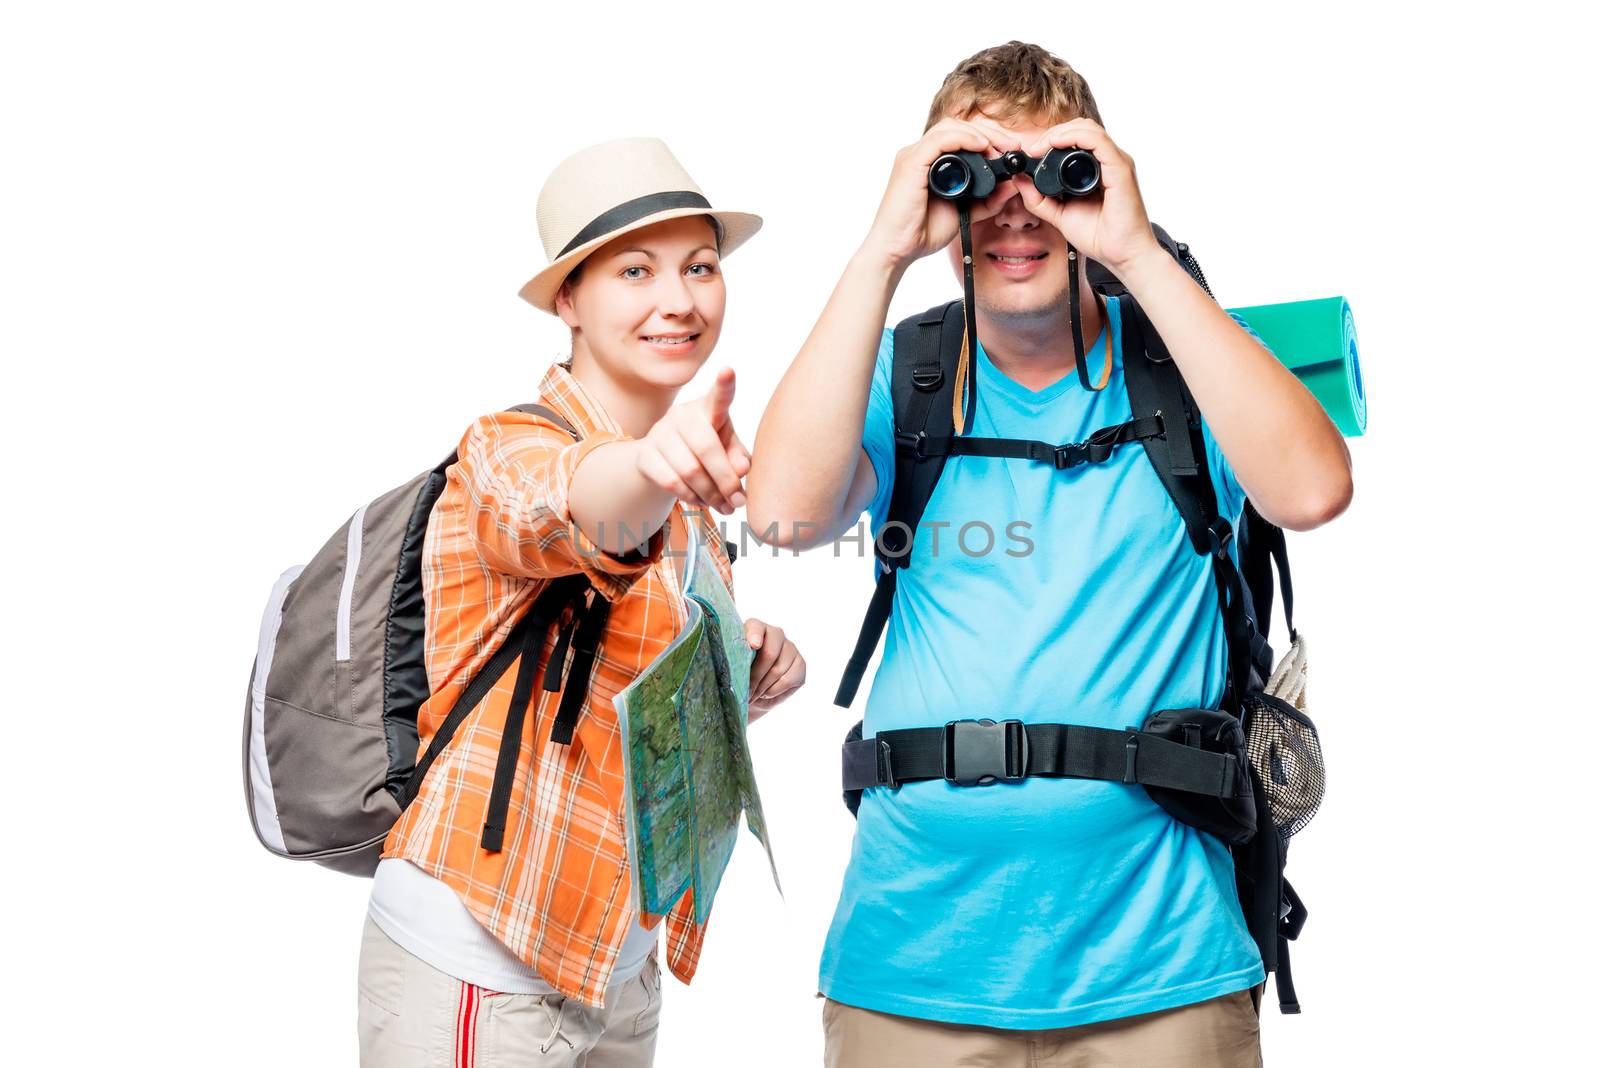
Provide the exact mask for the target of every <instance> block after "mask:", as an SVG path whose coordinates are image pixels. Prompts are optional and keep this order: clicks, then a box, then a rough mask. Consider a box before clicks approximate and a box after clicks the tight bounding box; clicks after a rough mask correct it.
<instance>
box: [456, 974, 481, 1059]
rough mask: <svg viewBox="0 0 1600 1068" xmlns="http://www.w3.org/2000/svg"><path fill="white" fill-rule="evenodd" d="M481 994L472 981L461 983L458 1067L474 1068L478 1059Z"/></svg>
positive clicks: (458, 1013)
mask: <svg viewBox="0 0 1600 1068" xmlns="http://www.w3.org/2000/svg"><path fill="white" fill-rule="evenodd" d="M480 996H481V994H480V992H479V990H478V988H477V987H475V986H473V985H472V984H471V983H462V984H461V998H460V1000H459V1001H458V1002H457V1003H456V1068H472V1066H473V1064H474V1063H475V1061H476V1060H477V1056H478V1002H479V998H480Z"/></svg>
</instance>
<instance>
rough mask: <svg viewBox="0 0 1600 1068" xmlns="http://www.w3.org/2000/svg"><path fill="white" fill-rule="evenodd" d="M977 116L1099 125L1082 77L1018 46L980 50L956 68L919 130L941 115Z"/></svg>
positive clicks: (1064, 64)
mask: <svg viewBox="0 0 1600 1068" xmlns="http://www.w3.org/2000/svg"><path fill="white" fill-rule="evenodd" d="M977 111H982V112H984V113H985V114H988V115H990V116H992V117H994V118H996V119H1000V120H1001V121H1009V120H1011V119H1016V118H1019V117H1020V118H1029V119H1040V120H1042V121H1044V122H1048V123H1052V124H1053V123H1058V122H1066V121H1067V120H1069V119H1077V118H1088V119H1093V120H1094V121H1095V122H1100V109H1099V107H1097V106H1096V105H1095V102H1094V94H1093V93H1091V92H1090V91H1089V83H1088V82H1086V81H1084V80H1083V75H1081V74H1079V73H1078V72H1077V71H1075V70H1073V69H1072V67H1071V66H1070V65H1069V64H1068V63H1067V62H1066V61H1065V60H1063V59H1061V58H1060V57H1059V56H1056V55H1054V54H1052V53H1050V52H1046V51H1045V50H1044V49H1043V48H1040V47H1039V46H1038V45H1035V44H1025V43H1024V42H1022V41H1008V42H1006V43H1005V44H1003V45H996V46H994V47H993V48H985V49H984V50H983V51H982V52H978V53H976V54H975V55H971V56H968V57H967V58H966V59H963V60H962V61H961V62H960V63H957V64H956V67H955V70H952V71H951V72H950V73H949V74H947V75H945V78H944V84H943V85H941V86H940V87H939V91H938V92H937V93H935V94H934V97H933V105H932V106H931V107H929V108H928V122H927V124H926V125H925V126H923V129H924V130H927V129H928V128H929V127H931V126H932V125H933V124H934V123H936V122H938V121H939V120H940V119H942V118H944V117H945V116H946V115H954V116H956V117H957V118H963V119H964V118H966V117H968V116H970V115H972V114H973V113H974V112H977Z"/></svg>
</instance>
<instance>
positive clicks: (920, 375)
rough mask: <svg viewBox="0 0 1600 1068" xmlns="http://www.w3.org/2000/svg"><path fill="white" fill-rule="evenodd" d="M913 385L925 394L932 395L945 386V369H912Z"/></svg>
mask: <svg viewBox="0 0 1600 1068" xmlns="http://www.w3.org/2000/svg"><path fill="white" fill-rule="evenodd" d="M911 384H912V385H913V386H916V387H917V388H918V389H920V390H921V391H922V392H924V393H932V392H933V391H934V390H936V389H938V388H939V387H940V386H941V385H943V384H944V369H943V368H941V367H914V368H912V369H911Z"/></svg>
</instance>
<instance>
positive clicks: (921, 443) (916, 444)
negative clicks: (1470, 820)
mask: <svg viewBox="0 0 1600 1068" xmlns="http://www.w3.org/2000/svg"><path fill="white" fill-rule="evenodd" d="M894 443H895V444H896V445H898V446H899V447H900V448H902V449H904V450H906V451H907V452H909V453H910V454H911V455H912V456H915V457H916V458H917V459H919V460H926V459H927V458H928V434H927V431H924V430H919V431H917V432H916V433H915V434H908V433H905V432H904V431H901V432H897V433H896V434H895V436H894Z"/></svg>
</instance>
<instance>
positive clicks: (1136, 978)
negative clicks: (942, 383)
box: [821, 301, 1264, 1029]
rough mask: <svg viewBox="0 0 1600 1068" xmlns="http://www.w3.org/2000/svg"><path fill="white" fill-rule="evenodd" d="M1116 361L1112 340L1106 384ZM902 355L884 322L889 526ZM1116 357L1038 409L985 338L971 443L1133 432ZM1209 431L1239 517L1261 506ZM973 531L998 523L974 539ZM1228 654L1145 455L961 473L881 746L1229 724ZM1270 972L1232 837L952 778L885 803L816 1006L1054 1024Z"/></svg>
mask: <svg viewBox="0 0 1600 1068" xmlns="http://www.w3.org/2000/svg"><path fill="white" fill-rule="evenodd" d="M1108 303H1109V305H1110V309H1111V311H1110V322H1111V327H1110V328H1111V330H1112V331H1113V332H1116V331H1119V329H1120V323H1119V316H1118V314H1117V306H1116V303H1115V302H1114V301H1113V302H1108ZM1117 336H1118V337H1119V338H1120V333H1118V335H1117ZM1104 344H1105V334H1104V333H1102V334H1101V336H1100V338H1099V339H1098V340H1097V341H1096V343H1095V347H1094V350H1093V352H1092V353H1091V354H1090V357H1089V360H1088V363H1089V366H1090V367H1099V366H1101V361H1102V359H1103V353H1104ZM893 347H894V334H893V331H891V330H885V331H884V334H883V341H882V343H881V345H880V347H879V350H878V362H877V368H876V370H875V372H874V374H873V379H872V395H871V400H870V402H869V403H868V406H867V416H866V424H865V427H864V429H863V432H862V445H863V447H864V448H865V449H866V451H867V453H868V455H869V457H870V458H871V460H872V465H873V469H874V471H875V473H876V474H877V479H878V492H877V494H876V495H875V496H874V499H873V500H872V502H871V504H870V506H869V511H870V514H871V516H872V526H873V532H874V534H876V532H877V530H878V529H879V528H880V527H881V525H882V524H883V523H884V521H885V520H886V518H887V513H888V508H889V497H890V490H891V488H892V486H893V483H894V462H895V457H894V428H893V424H894V416H893V413H894V406H893V402H892V400H891V398H890V390H889V382H890V359H891V356H892V353H893ZM1114 356H1115V362H1114V365H1113V372H1112V377H1111V380H1110V382H1109V383H1108V385H1107V387H1106V388H1105V389H1104V390H1103V391H1101V392H1089V391H1086V390H1084V389H1083V388H1082V386H1081V385H1080V384H1079V382H1078V378H1077V375H1076V373H1075V372H1072V371H1069V372H1068V373H1067V374H1065V375H1063V376H1062V377H1061V379H1060V380H1059V381H1057V382H1055V383H1052V384H1051V385H1049V386H1047V387H1045V388H1044V389H1043V390H1039V391H1037V392H1035V391H1033V390H1029V389H1027V388H1025V387H1023V386H1022V385H1019V384H1018V383H1017V382H1015V381H1014V380H1012V379H1010V378H1008V377H1006V376H1005V375H1004V374H1002V373H1001V372H1000V371H999V369H997V368H996V367H995V365H994V364H993V363H991V362H990V360H989V358H988V356H987V354H985V353H984V351H983V349H982V348H981V346H980V347H979V348H978V351H977V360H976V369H977V370H976V373H977V382H978V403H977V413H976V421H975V425H974V426H973V428H972V429H971V431H970V433H972V434H975V435H978V436H984V437H1013V438H1032V439H1038V440H1042V441H1049V442H1053V443H1059V442H1068V441H1082V440H1083V439H1084V438H1086V437H1088V436H1089V434H1091V433H1092V432H1093V431H1095V430H1097V429H1099V428H1100V427H1103V426H1109V425H1111V424H1114V423H1120V422H1123V421H1125V420H1127V419H1128V418H1130V417H1131V410H1130V407H1129V404H1128V394H1127V388H1126V386H1125V385H1124V383H1123V378H1122V359H1121V357H1122V345H1121V343H1120V341H1119V343H1118V344H1117V345H1116V346H1115V348H1114ZM1205 440H1206V449H1207V455H1208V458H1209V460H1210V465H1211V471H1212V477H1213V481H1214V482H1215V484H1216V488H1217V498H1218V502H1219V507H1220V508H1221V510H1222V513H1223V514H1224V515H1225V516H1228V517H1230V518H1231V519H1233V520H1235V521H1236V520H1237V518H1238V516H1239V513H1240V511H1241V510H1242V509H1243V506H1244V493H1243V491H1242V490H1241V489H1240V487H1239V483H1238V480H1237V479H1236V477H1235V476H1234V474H1233V472H1232V470H1231V468H1230V467H1229V466H1228V463H1227V461H1226V460H1225V459H1223V457H1222V454H1221V452H1220V451H1219V450H1218V449H1217V447H1216V444H1215V442H1214V441H1213V439H1212V438H1211V435H1210V431H1209V430H1207V431H1206V434H1205ZM939 523H947V524H949V525H948V526H946V527H942V528H938V527H936V526H935V525H936V524H939ZM1013 523H1021V524H1026V526H1020V527H1014V526H1011V524H1013ZM966 524H980V525H974V526H968V527H967V529H966V530H965V536H964V537H963V530H962V528H963V526H964V525H966ZM986 529H987V531H989V532H990V533H985V530H986ZM935 530H937V539H936V540H937V545H935V534H934V531H935ZM991 535H992V538H991ZM991 540H992V546H991V544H990V543H991ZM1225 661H1226V642H1225V638H1224V633H1223V626H1222V619H1221V613H1220V612H1219V611H1218V607H1217V593H1216V587H1215V585H1214V580H1213V578H1212V574H1211V566H1210V560H1209V558H1208V557H1204V556H1201V555H1198V554H1197V553H1195V551H1194V550H1193V549H1192V548H1191V547H1190V544H1189V541H1188V537H1187V535H1186V534H1185V532H1184V527H1183V523H1182V521H1181V519H1180V518H1179V515H1178V510H1177V507H1176V506H1175V505H1174V504H1173V503H1172V500H1171V498H1170V497H1168V495H1167V493H1166V491H1165V489H1163V488H1162V485H1161V481H1160V479H1159V478H1158V477H1157V476H1156V473H1155V469H1154V468H1153V467H1151V465H1150V461H1149V460H1148V459H1147V458H1146V456H1145V451H1144V449H1143V447H1142V446H1140V445H1138V444H1130V445H1123V446H1120V447H1118V448H1117V450H1116V451H1115V453H1114V454H1113V457H1112V459H1111V460H1110V461H1109V462H1108V463H1105V464H1100V465H1088V466H1084V467H1078V468H1073V469H1069V470H1067V471H1057V470H1055V469H1054V468H1053V467H1051V466H1049V465H1046V464H1041V463H1033V462H1029V461H1026V460H1012V459H1001V458H993V457H977V456H961V457H952V458H951V459H950V460H949V461H948V462H947V463H946V465H945V468H944V474H943V475H942V476H941V478H940V479H939V483H938V485H937V487H936V488H935V489H934V493H933V497H932V498H931V499H930V500H929V502H928V508H927V512H926V513H925V515H924V516H923V522H922V525H921V526H920V527H919V529H918V531H917V537H916V539H915V541H914V543H913V548H912V557H911V566H910V567H908V568H905V569H903V570H902V571H901V572H900V576H899V585H898V588H897V589H896V590H895V595H894V611H893V614H892V616H891V617H890V620H889V625H888V630H887V635H886V640H885V644H884V650H883V660H882V663H881V665H880V667H879V669H878V672H877V675H876V677H875V678H874V680H873V684H872V691H871V694H870V696H869V697H868V699H867V706H866V717H865V718H866V725H865V733H866V735H867V736H868V737H870V736H872V735H874V734H876V733H877V732H878V731H882V730H893V729H898V728H902V727H928V726H942V725H943V724H944V723H946V722H947V721H949V720H952V719H981V718H990V719H995V720H1001V719H1012V718H1015V719H1021V720H1023V721H1024V722H1027V723H1082V724H1088V725H1092V726H1099V727H1111V728H1117V729H1120V728H1123V727H1126V726H1138V725H1140V724H1142V723H1143V722H1144V720H1145V717H1146V716H1147V715H1148V714H1149V713H1150V712H1151V711H1153V710H1156V709H1161V708H1185V707H1198V706H1206V707H1214V706H1215V705H1216V704H1217V702H1218V701H1219V700H1220V698H1221V694H1222V687H1223V680H1224V677H1225V671H1226V667H1225ZM1263 975H1264V973H1263V969H1262V966H1261V956H1260V954H1259V952H1258V951H1257V949H1256V946H1255V943H1254V942H1253V941H1252V940H1251V938H1250V934H1249V932H1248V930H1247V929H1246V927H1245V923H1244V918H1243V915H1242V913H1241V912H1240V909H1239V903H1238V895H1237V890H1236V888H1235V885H1234V870H1233V860H1232V857H1231V855H1230V854H1229V852H1228V848H1227V846H1226V845H1224V844H1223V842H1222V841H1221V840H1220V839H1218V838H1216V837H1213V836H1212V835H1209V834H1206V833H1204V832H1202V831H1198V830H1196V829H1194V828H1192V827H1190V826H1188V825H1187V824H1184V823H1182V822H1180V821H1178V820H1175V819H1174V818H1173V817H1171V816H1169V815H1168V814H1167V812H1166V811H1165V810H1164V809H1162V808H1161V807H1160V806H1158V805H1157V804H1156V803H1155V802H1154V801H1152V800H1151V799H1150V797H1149V795H1147V794H1146V793H1145V792H1144V790H1143V788H1141V787H1138V786H1127V785H1124V784H1122V783H1118V782H1105V781H1099V780H1091V779H1040V778H1030V779H1027V780H1024V781H1023V782H1021V783H1016V784H1010V783H1001V784H996V785H991V786H974V787H959V786H954V785H951V784H950V783H947V782H944V781H943V780H937V779H936V780H932V781H928V782H917V783H909V784H906V785H903V786H901V787H899V788H898V789H893V790H891V789H886V788H875V789H869V790H867V791H866V792H865V794H864V796H863V798H862V802H861V809H860V814H859V817H858V820H857V824H856V836H855V844H854V848H853V850H852V852H851V855H850V863H849V867H848V868H847V870H846V872H845V877H844V886H843V888H842V890H841V892H840V898H839V905H838V908H837V910H836V912H835V913H834V918H833V924H832V926H831V928H830V930H829V932H828V940H827V945H826V947H825V949H824V951H823V956H822V967H821V990H822V992H823V993H825V994H827V995H828V996H829V997H831V998H833V999H834V1000H836V1001H840V1002H844V1003H846V1004H849V1005H856V1006H860V1007H862V1008H866V1009H873V1010H876V1011H879V1012H887V1013H894V1014H896V1015H901V1016H913V1017H919V1018H922V1019H932V1020H943V1021H947V1022H951V1023H968V1024H986V1025H988V1026H992V1027H1010V1028H1029V1029H1035V1028H1050V1027H1069V1026H1073V1025H1076V1024H1083V1023H1092V1022H1094V1021H1097V1020H1108V1019H1115V1018H1119V1017H1123V1016H1131V1015H1134V1014H1137V1013H1144V1012H1154V1011H1157V1010H1159V1009H1166V1008H1172V1007H1174V1006H1178V1005H1186V1004H1190V1003H1193V1002H1197V1001H1203V1000H1205V999H1207V998H1212V997H1218V996H1221V995H1223V994H1227V993H1231V992H1233V991H1236V990H1241V989H1244V988H1246V987H1249V986H1253V985H1254V984H1256V983H1258V982H1260V981H1261V980H1262V978H1263Z"/></svg>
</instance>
